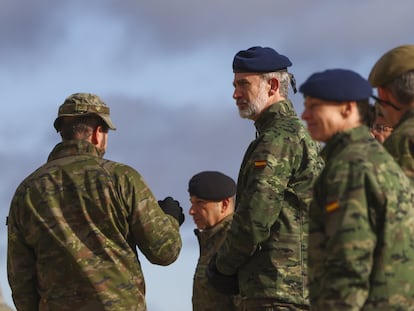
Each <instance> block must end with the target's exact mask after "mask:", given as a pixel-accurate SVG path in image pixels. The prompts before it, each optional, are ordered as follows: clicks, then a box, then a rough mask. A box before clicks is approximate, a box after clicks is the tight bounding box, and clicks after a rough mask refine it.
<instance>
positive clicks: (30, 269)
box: [7, 141, 181, 311]
mask: <svg viewBox="0 0 414 311" xmlns="http://www.w3.org/2000/svg"><path fill="white" fill-rule="evenodd" d="M136 246H138V248H139V249H140V250H141V252H142V253H143V254H144V255H145V256H146V258H148V260H149V261H150V262H152V263H155V264H159V265H168V264H170V263H172V262H174V261H175V260H176V258H177V256H178V254H179V252H180V249H181V237H180V234H179V226H178V222H177V221H176V220H175V219H174V218H173V217H171V216H167V215H165V214H164V212H163V211H162V210H161V208H160V207H159V205H158V203H157V200H156V199H155V197H154V196H153V194H152V193H151V191H150V189H149V188H148V187H147V186H146V184H145V182H144V181H143V179H142V177H141V176H140V175H139V173H138V172H136V171H135V170H134V169H132V168H131V167H129V166H126V165H123V164H120V163H116V162H112V161H109V160H105V159H103V158H102V155H101V154H100V153H99V151H98V150H97V149H96V148H95V146H93V145H92V144H90V143H88V142H85V141H69V142H64V143H60V144H58V145H56V147H55V148H54V149H53V151H52V152H51V154H50V156H49V159H48V162H47V163H46V164H45V165H43V166H42V167H40V168H39V169H37V170H36V171H35V172H34V173H32V174H31V175H30V176H29V177H27V178H26V179H25V180H24V181H23V182H22V183H21V184H20V185H19V187H18V188H17V190H16V193H15V195H14V197H13V199H12V202H11V207H10V212H9V217H8V254H7V256H8V258H7V259H8V260H7V268H8V278H9V283H10V286H11V289H12V295H13V300H14V303H15V305H16V307H17V310H24V311H30V310H50V311H53V310H59V311H62V310H71V311H74V310H87V311H94V310H100V311H102V310H114V311H115V310H116V311H121V310H146V305H145V297H144V296H145V285H144V278H143V274H142V271H141V266H140V263H139V261H138V256H137V250H136Z"/></svg>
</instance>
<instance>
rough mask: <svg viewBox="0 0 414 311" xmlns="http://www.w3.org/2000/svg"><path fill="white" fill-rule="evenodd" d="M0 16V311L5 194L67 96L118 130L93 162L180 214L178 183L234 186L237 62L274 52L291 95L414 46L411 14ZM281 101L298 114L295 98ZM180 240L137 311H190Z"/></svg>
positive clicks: (84, 6) (23, 9)
mask: <svg viewBox="0 0 414 311" xmlns="http://www.w3.org/2000/svg"><path fill="white" fill-rule="evenodd" d="M0 3H1V9H0V85H1V87H0V89H1V107H2V109H1V111H2V113H1V114H0V132H1V133H2V134H1V135H0V165H1V174H0V206H1V208H0V224H1V225H0V232H1V238H0V287H1V290H2V292H3V295H4V298H5V301H6V302H8V303H9V304H10V305H12V300H11V297H10V289H9V285H8V282H7V277H6V261H5V258H6V247H7V234H6V227H5V225H4V223H5V220H4V219H5V217H6V215H7V213H8V208H9V203H10V200H11V197H12V196H13V193H14V190H15V188H16V187H17V185H18V184H19V183H20V181H21V180H22V179H23V178H24V177H25V176H27V175H28V174H29V173H30V172H32V171H33V170H34V169H35V168H37V167H38V166H40V165H41V164H43V163H44V161H45V160H46V158H47V156H48V154H49V152H50V150H51V149H52V148H53V146H54V145H55V144H56V143H57V142H58V141H59V136H58V135H57V134H56V132H55V131H54V129H53V126H52V124H53V121H54V118H55V117H56V113H57V108H58V106H59V105H60V104H61V103H62V102H63V101H64V99H65V98H66V97H67V96H68V95H70V94H72V93H76V92H91V93H96V94H98V95H100V96H101V97H102V99H104V101H105V102H106V103H107V104H108V105H109V106H110V107H111V114H112V120H113V122H114V123H115V125H116V126H117V128H118V130H117V131H115V132H111V133H110V138H109V139H110V140H109V148H108V151H107V153H106V156H105V157H106V158H109V159H112V160H115V161H119V162H124V163H126V164H129V165H131V166H133V167H135V168H136V169H137V170H138V171H139V172H140V173H141V174H142V175H143V176H144V178H145V180H146V181H147V183H148V185H149V186H150V187H151V189H152V190H153V192H154V194H155V195H156V197H158V198H160V199H162V198H164V197H165V196H167V195H172V196H174V197H175V198H177V199H178V200H179V201H180V202H181V205H182V207H183V208H184V210H185V212H186V213H187V212H188V208H189V201H188V194H187V182H188V179H189V178H190V177H191V176H192V175H194V174H195V173H197V172H199V171H201V170H220V171H223V172H224V173H226V174H228V175H230V176H232V177H233V178H234V179H236V178H237V173H238V168H239V164H240V162H241V159H242V156H243V153H244V151H245V148H246V147H247V144H248V143H249V142H250V141H251V140H252V139H253V138H254V126H253V124H252V122H251V121H249V120H242V119H240V118H239V116H238V112H237V108H236V106H235V104H234V101H233V99H232V97H231V96H232V91H233V87H232V79H233V74H232V72H231V62H232V58H233V56H234V54H235V53H236V52H237V51H239V50H241V49H246V48H249V47H251V46H256V45H261V46H270V47H273V48H275V49H276V50H277V51H278V52H280V53H282V54H285V55H287V56H288V57H289V58H290V59H291V61H292V62H293V66H292V67H291V72H292V73H294V74H295V76H296V80H297V82H298V84H299V85H300V84H301V83H302V82H303V81H304V79H306V78H307V77H308V76H309V75H310V74H311V73H313V72H315V71H320V70H323V69H327V68H339V67H342V68H348V69H353V70H356V71H358V72H359V73H361V74H362V75H363V76H367V75H368V74H369V71H370V69H371V67H372V65H373V64H374V63H375V61H376V60H377V59H378V58H379V57H380V56H381V55H382V54H383V53H384V52H385V51H387V50H389V49H391V48H393V47H395V46H397V45H402V44H408V43H410V44H413V43H414V35H413V26H414V22H413V18H412V12H413V9H414V2H413V1H412V0H394V1H389V0H362V1H361V0H348V1H322V0H312V1H310V0H255V1H244V0H210V1H201V0H170V1H161V0H152V1H134V0H117V1H116V0H88V1H85V0H71V1H58V0H36V1H33V0H1V2H0ZM291 99H292V101H293V102H294V104H295V107H296V109H297V111H298V113H301V111H302V97H301V95H300V94H296V95H294V94H291ZM193 228H194V226H193V223H192V220H191V218H190V217H189V216H187V219H186V222H185V223H184V225H183V226H182V228H181V232H182V236H183V242H184V246H183V250H182V253H181V255H180V258H179V259H178V260H177V262H175V263H174V264H173V265H171V266H169V267H156V266H152V265H150V264H149V263H148V262H147V261H146V260H145V258H142V262H143V269H144V274H145V277H146V283H147V300H148V308H149V311H166V310H185V311H186V310H188V311H189V310H191V287H192V276H193V272H194V267H195V265H196V260H197V256H198V246H197V243H196V240H195V237H194V235H193ZM141 257H142V255H141Z"/></svg>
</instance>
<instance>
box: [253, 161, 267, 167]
mask: <svg viewBox="0 0 414 311" xmlns="http://www.w3.org/2000/svg"><path fill="white" fill-rule="evenodd" d="M266 163H267V161H266V160H258V161H254V167H255V168H264V167H265V166H266Z"/></svg>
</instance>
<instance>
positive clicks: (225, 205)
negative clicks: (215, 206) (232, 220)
mask: <svg viewBox="0 0 414 311" xmlns="http://www.w3.org/2000/svg"><path fill="white" fill-rule="evenodd" d="M229 208H230V199H229V198H225V199H223V200H221V210H220V211H221V212H222V213H224V212H226V211H227V210H228V209H229Z"/></svg>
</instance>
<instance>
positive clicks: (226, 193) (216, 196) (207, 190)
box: [188, 171, 236, 202]
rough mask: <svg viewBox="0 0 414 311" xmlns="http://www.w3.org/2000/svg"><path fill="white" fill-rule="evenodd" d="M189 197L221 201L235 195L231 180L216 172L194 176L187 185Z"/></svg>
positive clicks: (234, 185) (233, 184)
mask: <svg viewBox="0 0 414 311" xmlns="http://www.w3.org/2000/svg"><path fill="white" fill-rule="evenodd" d="M188 192H189V193H190V196H193V195H194V196H197V197H199V198H200V199H204V200H208V201H216V202H218V201H221V200H223V199H225V198H230V197H232V196H234V195H235V194H236V183H235V182H234V180H233V179H232V178H230V177H229V176H227V175H224V174H223V173H220V172H216V171H204V172H200V173H198V174H196V175H194V176H193V177H192V178H191V179H190V181H189V183H188Z"/></svg>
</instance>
